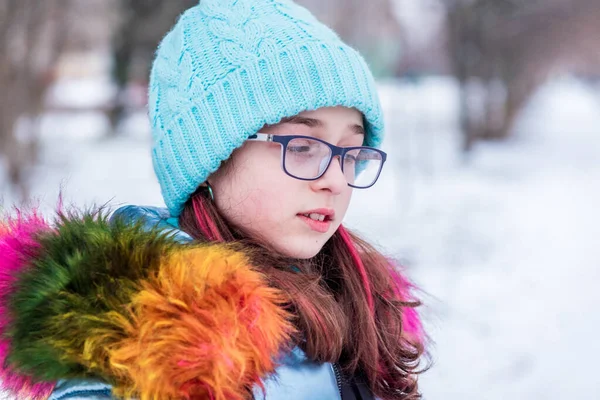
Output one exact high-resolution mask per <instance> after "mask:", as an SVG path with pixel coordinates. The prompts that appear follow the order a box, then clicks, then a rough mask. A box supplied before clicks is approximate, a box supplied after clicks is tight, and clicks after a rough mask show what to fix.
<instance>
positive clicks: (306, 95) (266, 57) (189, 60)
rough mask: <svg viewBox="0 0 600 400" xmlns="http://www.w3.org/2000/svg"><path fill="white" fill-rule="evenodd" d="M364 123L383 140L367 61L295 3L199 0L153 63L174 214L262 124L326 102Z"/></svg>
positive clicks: (157, 163)
mask: <svg viewBox="0 0 600 400" xmlns="http://www.w3.org/2000/svg"><path fill="white" fill-rule="evenodd" d="M338 105H339V106H346V107H355V108H356V109H358V110H359V111H361V112H362V113H363V115H364V117H365V124H366V131H367V135H366V138H365V144H366V145H369V146H374V147H377V146H379V145H380V143H381V140H382V138H383V116H382V112H381V106H380V104H379V99H378V97H377V92H376V88H375V82H374V79H373V76H372V75H371V72H370V71H369V68H368V66H367V64H366V63H365V61H364V59H363V58H362V57H361V56H360V54H358V52H357V51H356V50H354V49H352V48H351V47H349V46H348V45H346V44H345V43H343V42H342V41H341V40H340V39H339V37H338V36H337V35H336V34H335V32H333V31H332V30H331V29H329V28H327V27H326V26H325V25H323V24H321V23H320V22H319V21H318V20H317V19H316V18H315V17H314V16H313V15H312V14H311V13H310V12H309V11H307V10H306V9H304V8H302V7H300V6H298V5H297V4H295V3H294V2H292V1H289V0H202V1H201V2H200V3H199V4H198V5H197V6H195V7H192V8H191V9H189V10H188V11H186V12H185V13H183V14H182V16H181V17H180V19H179V21H178V22H177V24H176V25H175V26H174V27H173V29H172V30H171V31H170V32H169V33H168V34H167V35H166V36H165V38H164V39H163V40H162V42H161V44H160V46H159V48H158V51H157V54H156V58H155V60H154V63H153V66H152V72H151V76H150V88H149V102H148V108H149V114H150V121H151V126H152V132H153V139H154V143H153V149H152V160H153V165H154V170H155V172H156V175H157V178H158V181H159V183H160V185H161V189H162V194H163V197H164V200H165V203H166V205H167V207H168V208H169V211H170V212H171V213H172V215H173V216H178V215H179V214H180V212H181V210H182V208H183V205H184V203H185V202H186V201H187V199H188V198H189V196H190V195H191V194H192V193H193V192H194V191H195V190H196V188H197V187H198V186H199V185H200V184H201V183H202V182H204V181H205V180H206V178H207V177H208V176H209V175H210V174H211V173H212V172H214V171H215V170H216V169H217V168H218V167H219V165H220V164H221V162H222V161H224V160H226V159H227V158H229V156H230V155H231V153H232V152H233V150H235V149H236V148H238V147H240V146H241V145H242V144H243V142H244V141H245V140H246V139H247V138H248V136H250V135H252V134H254V133H256V131H258V130H259V129H260V128H262V127H263V126H264V125H265V124H274V123H277V122H279V121H280V120H281V119H282V118H284V117H288V116H293V115H296V114H298V113H300V112H302V111H306V110H315V109H317V108H321V107H328V106H338Z"/></svg>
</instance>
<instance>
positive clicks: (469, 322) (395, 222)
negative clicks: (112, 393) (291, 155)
mask: <svg viewBox="0 0 600 400" xmlns="http://www.w3.org/2000/svg"><path fill="white" fill-rule="evenodd" d="M65 87H69V86H65ZM379 87H380V93H381V96H382V101H383V104H384V107H385V109H386V116H387V119H388V120H387V125H388V130H387V132H388V134H387V135H388V136H387V139H386V142H385V145H384V149H385V150H386V151H388V153H389V161H388V164H387V165H386V168H385V170H384V173H383V174H382V176H381V178H380V179H381V180H380V182H378V183H377V185H375V186H374V187H373V188H372V189H370V190H366V191H356V192H355V195H354V198H353V203H352V205H351V209H350V210H349V213H348V215H347V219H346V221H347V225H348V226H350V227H352V228H355V229H357V230H358V231H360V232H361V233H363V234H364V235H365V236H366V237H368V238H370V239H371V240H373V241H374V242H376V243H377V244H378V246H380V247H381V248H383V249H385V250H386V251H387V252H389V253H391V254H394V255H395V256H397V257H400V258H401V259H402V260H403V262H404V263H405V265H406V268H407V271H408V273H409V275H410V276H411V277H412V278H413V279H414V280H415V281H416V282H417V283H418V285H419V286H420V287H421V288H422V292H423V293H422V298H423V302H424V306H423V307H422V313H423V316H424V318H425V321H426V326H427V329H428V332H429V334H430V336H431V339H432V342H433V346H432V347H431V353H432V358H433V360H434V364H433V367H432V368H431V369H430V370H429V371H428V372H426V373H425V374H424V375H423V376H422V378H421V387H422V391H423V393H424V396H425V398H426V399H433V400H436V399H440V400H441V399H444V400H450V399H461V400H463V399H482V398H484V399H492V400H493V399H507V398H510V399H528V400H530V399H571V398H577V399H590V400H592V399H598V398H600V384H599V383H598V382H599V380H598V378H597V376H596V372H595V366H594V362H595V360H596V359H598V358H600V344H599V342H598V341H597V340H595V339H596V338H595V333H596V332H595V330H596V329H597V328H598V327H600V313H599V312H598V311H597V309H596V307H597V306H598V305H600V292H599V291H598V290H596V287H595V286H596V284H597V282H598V281H599V280H600V248H599V247H598V246H597V242H598V238H600V211H598V204H600V162H599V161H598V158H599V155H600V128H599V127H600V94H599V93H598V91H597V90H596V91H594V90H592V89H591V88H589V87H587V86H584V85H583V84H581V83H579V82H577V81H573V80H569V79H563V80H559V81H556V82H553V83H551V84H549V85H547V86H546V87H544V88H543V89H542V90H541V91H540V92H539V93H538V94H537V95H536V97H535V98H534V99H533V100H532V102H531V104H530V105H529V107H528V108H527V109H526V110H525V112H524V113H523V115H522V117H521V119H520V121H519V123H518V124H517V126H516V130H515V135H514V137H513V138H512V139H511V140H509V141H506V142H502V143H485V144H478V145H477V146H476V147H475V149H474V151H473V153H472V154H471V155H470V156H469V157H468V158H465V157H462V156H461V155H460V153H459V151H458V149H459V148H460V136H459V135H458V133H457V129H456V125H457V118H456V107H457V88H456V85H455V84H454V83H453V82H452V81H451V80H448V79H443V78H435V79H434V78H431V79H426V80H422V81H418V82H412V83H406V82H403V83H399V82H393V81H388V82H381V83H380V86H379ZM70 90H71V89H69V91H70ZM65 91H66V89H65ZM101 92H102V93H105V91H101ZM86 101H92V99H89V100H86ZM42 127H43V149H44V152H43V156H42V162H41V163H40V165H39V166H37V167H36V172H35V174H34V178H33V192H34V193H33V194H34V196H36V197H37V198H38V199H39V202H40V204H41V207H42V209H44V210H45V211H47V212H49V211H50V210H52V209H53V207H54V206H55V205H56V201H57V196H58V192H59V189H60V188H61V187H62V188H63V192H64V196H65V199H66V201H67V202H72V203H74V204H77V205H92V204H104V203H106V202H107V201H110V204H111V205H113V206H118V205H119V204H128V203H136V204H151V205H159V204H161V198H160V191H159V187H158V184H157V183H156V181H155V179H154V176H153V173H152V167H151V162H150V157H149V148H150V139H149V135H148V128H147V122H146V121H145V116H144V113H139V114H135V115H133V116H132V117H131V118H130V119H129V120H128V121H126V123H125V124H124V125H123V127H124V128H123V130H124V131H125V130H126V131H127V132H128V133H127V134H125V135H121V136H118V137H116V138H114V137H113V138H107V137H106V136H105V135H104V133H105V132H106V131H107V129H108V122H107V120H106V117H105V116H104V115H102V114H100V113H94V112H83V111H82V112H79V113H65V112H63V113H59V112H55V113H52V114H48V115H46V116H45V117H44V118H43V121H42ZM0 176H1V174H0ZM0 179H1V178H0ZM4 200H5V206H6V205H9V204H11V201H12V198H11V197H10V195H5V198H4Z"/></svg>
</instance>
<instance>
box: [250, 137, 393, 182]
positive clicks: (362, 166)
mask: <svg viewBox="0 0 600 400" xmlns="http://www.w3.org/2000/svg"><path fill="white" fill-rule="evenodd" d="M248 140H251V141H260V142H273V143H279V144H280V145H281V155H282V157H281V166H282V168H283V170H284V172H285V173H286V174H288V175H289V176H291V177H292V178H296V179H300V180H303V181H314V180H317V179H319V178H320V177H322V176H323V174H325V172H326V171H327V169H328V168H329V165H330V164H331V160H332V159H333V158H334V157H338V156H339V158H340V160H341V161H342V162H341V163H340V165H341V168H342V172H343V173H344V176H345V177H346V181H347V182H348V186H351V187H353V188H357V189H367V188H370V187H371V186H373V185H374V184H375V182H377V179H378V178H379V175H380V174H381V169H382V168H383V164H384V163H385V160H386V158H387V154H386V153H385V152H384V151H381V150H379V149H376V148H373V147H366V146H357V147H338V146H334V145H332V144H331V143H327V142H326V141H324V140H321V139H317V138H315V137H312V136H300V135H289V136H288V135H286V136H281V135H271V134H269V133H262V132H258V133H256V134H254V135H252V136H250V137H249V138H248Z"/></svg>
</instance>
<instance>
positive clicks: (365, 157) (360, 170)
mask: <svg viewBox="0 0 600 400" xmlns="http://www.w3.org/2000/svg"><path fill="white" fill-rule="evenodd" d="M382 166H383V159H382V156H381V153H380V152H378V151H376V150H373V149H366V148H357V149H353V150H350V151H349V152H347V153H346V155H345V156H344V174H345V175H346V179H347V180H348V183H349V184H350V185H352V186H353V187H356V188H366V187H369V186H371V185H373V184H374V183H375V181H376V180H377V178H378V177H379V172H380V171H381V168H382Z"/></svg>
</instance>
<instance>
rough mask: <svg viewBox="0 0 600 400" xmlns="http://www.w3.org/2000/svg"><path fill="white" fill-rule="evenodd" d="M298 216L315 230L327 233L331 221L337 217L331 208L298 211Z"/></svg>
mask: <svg viewBox="0 0 600 400" xmlns="http://www.w3.org/2000/svg"><path fill="white" fill-rule="evenodd" d="M297 216H298V217H299V218H300V219H302V220H303V221H304V222H305V223H306V224H307V225H308V227H309V228H310V229H312V230H313V231H316V232H319V233H325V232H327V231H329V228H330V226H331V222H332V221H333V219H334V217H335V212H334V211H333V210H331V209H325V208H320V209H318V210H310V211H306V212H302V213H298V214H297Z"/></svg>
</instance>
